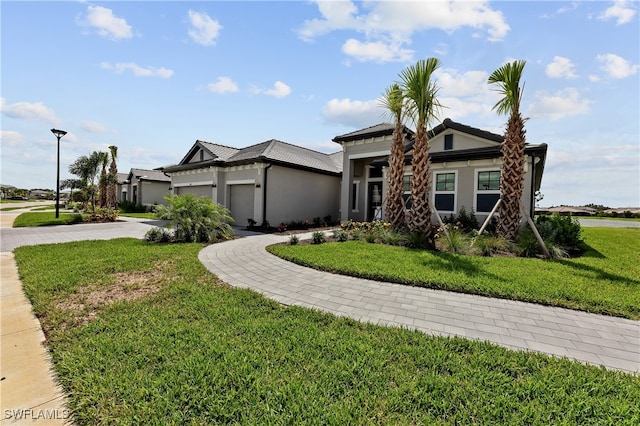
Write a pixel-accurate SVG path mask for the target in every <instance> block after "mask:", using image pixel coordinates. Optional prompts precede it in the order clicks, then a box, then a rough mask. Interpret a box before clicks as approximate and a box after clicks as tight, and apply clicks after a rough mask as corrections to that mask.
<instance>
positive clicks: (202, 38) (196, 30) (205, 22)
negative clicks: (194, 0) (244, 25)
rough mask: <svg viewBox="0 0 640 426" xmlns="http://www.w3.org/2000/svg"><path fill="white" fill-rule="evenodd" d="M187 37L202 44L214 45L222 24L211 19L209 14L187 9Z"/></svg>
mask: <svg viewBox="0 0 640 426" xmlns="http://www.w3.org/2000/svg"><path fill="white" fill-rule="evenodd" d="M189 23H190V24H191V28H189V37H191V39H192V40H193V41H195V42H196V43H198V44H201V45H203V46H215V44H216V39H217V38H218V35H220V30H222V28H223V27H222V25H220V23H219V22H218V21H216V20H214V19H211V17H209V15H207V14H206V13H201V12H194V11H193V10H190V11H189Z"/></svg>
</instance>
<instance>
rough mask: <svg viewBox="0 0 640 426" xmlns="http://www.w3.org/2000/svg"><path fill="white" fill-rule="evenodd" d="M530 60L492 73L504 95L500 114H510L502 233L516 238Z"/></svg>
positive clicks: (502, 181)
mask: <svg viewBox="0 0 640 426" xmlns="http://www.w3.org/2000/svg"><path fill="white" fill-rule="evenodd" d="M525 63H526V61H513V62H510V63H507V64H504V65H503V66H501V67H500V68H498V69H497V70H495V71H494V72H493V73H492V74H491V75H490V76H489V81H488V82H489V84H497V85H498V89H497V91H498V92H499V93H500V94H501V95H502V99H500V100H499V101H498V102H497V103H496V104H495V106H494V107H493V109H494V110H496V111H497V112H498V114H501V115H502V114H504V115H508V116H509V121H508V122H507V129H506V131H505V134H504V139H503V141H502V145H501V148H500V151H501V153H502V170H501V173H500V200H501V202H500V208H499V214H500V216H499V218H498V229H497V232H498V235H500V236H502V237H504V238H506V239H508V240H511V241H515V239H516V236H517V235H518V230H519V229H520V220H521V219H522V217H521V215H520V200H521V198H522V192H523V180H524V161H525V155H524V148H525V143H526V139H525V133H526V131H525V129H524V122H525V119H523V118H522V115H521V114H520V101H521V100H522V91H523V89H524V84H523V87H522V88H520V78H521V77H522V71H523V70H524V65H525Z"/></svg>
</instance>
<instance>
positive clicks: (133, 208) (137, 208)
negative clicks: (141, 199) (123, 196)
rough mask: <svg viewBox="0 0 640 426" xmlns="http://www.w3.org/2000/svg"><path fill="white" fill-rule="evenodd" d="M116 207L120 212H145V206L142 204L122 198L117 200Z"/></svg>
mask: <svg viewBox="0 0 640 426" xmlns="http://www.w3.org/2000/svg"><path fill="white" fill-rule="evenodd" d="M118 208H119V209H120V210H121V211H122V213H146V212H147V207H146V206H143V205H142V204H136V203H134V202H133V201H129V200H122V201H119V202H118Z"/></svg>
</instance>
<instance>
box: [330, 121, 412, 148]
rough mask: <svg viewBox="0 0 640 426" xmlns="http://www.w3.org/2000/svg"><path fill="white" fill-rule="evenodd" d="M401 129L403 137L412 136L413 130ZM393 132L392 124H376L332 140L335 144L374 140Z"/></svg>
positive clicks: (404, 127)
mask: <svg viewBox="0 0 640 426" xmlns="http://www.w3.org/2000/svg"><path fill="white" fill-rule="evenodd" d="M402 127H403V129H404V133H405V135H407V136H409V137H411V136H413V130H411V129H409V128H408V127H406V126H402ZM394 130H395V125H394V124H391V123H380V124H376V125H375V126H371V127H367V128H364V129H360V130H356V131H354V132H351V133H346V134H344V135H340V136H336V137H335V138H333V139H332V140H333V141H334V142H336V143H340V144H341V143H343V142H349V141H354V140H361V139H369V138H376V137H380V136H391V135H392V134H393V131H394Z"/></svg>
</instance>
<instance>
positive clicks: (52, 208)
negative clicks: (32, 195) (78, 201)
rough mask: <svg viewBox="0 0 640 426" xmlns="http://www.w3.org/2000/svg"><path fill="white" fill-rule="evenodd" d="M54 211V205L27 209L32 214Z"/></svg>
mask: <svg viewBox="0 0 640 426" xmlns="http://www.w3.org/2000/svg"><path fill="white" fill-rule="evenodd" d="M55 209H56V206H55V205H48V206H33V208H31V207H29V211H32V212H37V211H43V210H54V211H55ZM60 210H65V209H64V208H61V209H60Z"/></svg>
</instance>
